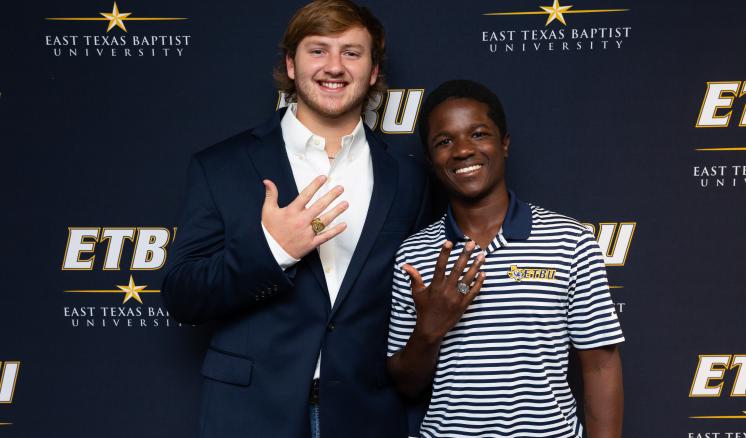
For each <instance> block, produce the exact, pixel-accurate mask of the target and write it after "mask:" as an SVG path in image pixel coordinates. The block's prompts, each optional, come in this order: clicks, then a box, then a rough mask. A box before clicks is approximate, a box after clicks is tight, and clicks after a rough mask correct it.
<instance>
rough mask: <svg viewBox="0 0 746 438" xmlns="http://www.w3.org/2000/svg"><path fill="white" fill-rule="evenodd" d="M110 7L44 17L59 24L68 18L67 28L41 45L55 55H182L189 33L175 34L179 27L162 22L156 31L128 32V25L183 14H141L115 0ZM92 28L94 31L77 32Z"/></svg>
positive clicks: (170, 19)
mask: <svg viewBox="0 0 746 438" xmlns="http://www.w3.org/2000/svg"><path fill="white" fill-rule="evenodd" d="M76 4H77V3H76ZM111 8H112V9H111V12H98V13H89V12H87V11H88V9H85V12H82V13H81V14H80V15H79V16H68V17H47V18H46V20H48V21H51V22H53V23H55V24H56V25H57V26H58V27H62V26H61V24H62V23H63V22H67V23H68V25H66V26H64V28H65V29H66V30H68V32H65V33H53V34H47V35H45V36H44V45H45V46H46V47H48V48H49V49H51V54H52V55H54V56H57V57H125V58H142V57H169V56H171V57H173V56H177V57H179V56H183V55H184V51H185V50H186V48H187V47H189V45H190V44H191V39H192V37H191V35H187V34H182V33H178V34H176V33H175V31H176V32H177V31H178V27H176V28H174V27H172V26H170V25H169V26H167V25H166V24H165V23H164V24H163V25H159V30H158V33H156V34H154V33H149V34H142V33H139V34H136V33H131V34H130V33H129V29H128V27H127V26H130V28H135V25H134V23H136V22H179V21H183V20H187V18H185V17H165V16H157V17H141V16H138V15H137V14H135V13H134V12H122V11H120V9H119V6H118V5H117V3H116V2H114V5H113V6H112V7H111ZM91 9H92V8H91ZM98 22H102V23H98ZM70 23H75V24H76V26H71V25H70ZM78 28H80V30H78ZM161 29H162V30H161ZM174 29H176V30H174ZM70 30H74V31H72V32H70ZM94 30H95V31H97V32H96V33H80V32H92V31H94Z"/></svg>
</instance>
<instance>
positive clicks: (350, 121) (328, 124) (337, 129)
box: [295, 99, 362, 157]
mask: <svg viewBox="0 0 746 438" xmlns="http://www.w3.org/2000/svg"><path fill="white" fill-rule="evenodd" d="M361 113H362V106H358V107H357V108H353V109H352V110H350V111H347V112H345V113H344V114H341V115H339V116H335V117H328V116H325V115H323V114H319V113H318V112H317V111H314V110H312V109H311V108H309V107H308V106H307V105H306V104H305V103H304V102H303V101H301V100H300V99H299V100H298V109H297V111H296V113H295V117H296V118H297V119H298V121H300V122H301V123H303V126H305V127H306V128H308V129H309V130H310V131H311V132H313V133H314V134H315V135H318V136H321V137H324V140H325V145H326V146H325V149H326V153H327V154H328V155H329V156H331V157H334V156H335V155H337V152H339V149H340V148H341V147H342V137H344V136H345V135H349V134H351V133H352V131H353V130H354V129H355V127H356V126H357V124H358V123H359V122H360V114H361Z"/></svg>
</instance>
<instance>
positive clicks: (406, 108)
mask: <svg viewBox="0 0 746 438" xmlns="http://www.w3.org/2000/svg"><path fill="white" fill-rule="evenodd" d="M424 94H425V90H424V89H422V88H408V89H398V88H390V89H388V90H386V97H384V96H383V95H382V94H376V95H375V96H374V97H373V98H372V99H370V100H368V103H367V105H366V107H365V109H364V111H363V122H364V123H365V124H366V125H367V126H368V128H370V129H371V130H375V129H376V128H378V129H380V131H381V132H382V133H384V134H412V133H414V129H415V126H416V125H417V118H418V116H419V114H420V106H422V97H423V96H424ZM286 106H288V101H287V96H286V95H285V93H282V92H280V93H279V96H278V98H277V105H276V106H275V109H276V110H278V109H280V108H285V107H286ZM381 108H383V110H381Z"/></svg>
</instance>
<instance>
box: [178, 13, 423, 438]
mask: <svg viewBox="0 0 746 438" xmlns="http://www.w3.org/2000/svg"><path fill="white" fill-rule="evenodd" d="M281 47H282V49H283V51H284V55H285V56H284V62H283V63H281V65H280V66H278V68H277V69H276V71H275V79H276V81H277V83H278V85H279V87H280V89H281V90H283V91H285V92H286V93H287V94H288V96H289V101H291V102H292V103H291V105H290V107H289V109H288V110H286V111H284V112H279V113H277V114H275V116H274V117H273V118H272V119H271V120H270V121H269V122H268V123H266V124H264V125H262V126H260V127H258V128H255V129H253V130H250V131H248V132H244V133H241V134H239V135H237V136H235V137H233V138H230V139H228V140H226V141H224V142H222V143H219V144H217V145H215V146H212V147H210V148H208V149H206V150H204V151H201V152H199V153H197V154H196V155H195V156H194V157H193V159H192V161H191V163H190V166H189V171H188V186H187V196H186V202H185V206H184V210H183V216H182V218H181V220H180V223H179V236H178V238H177V239H176V241H175V245H174V248H173V251H172V254H171V257H170V265H169V267H168V272H167V275H166V278H165V280H164V284H163V299H164V302H165V304H166V306H167V308H168V310H169V311H170V313H171V315H172V316H173V317H174V318H176V319H177V320H179V321H183V322H189V323H201V322H205V321H208V320H217V321H219V322H220V323H219V328H218V329H217V331H216V332H215V334H214V336H213V338H212V340H211V342H210V346H209V349H208V351H207V354H206V357H205V360H204V364H203V367H202V374H203V376H204V377H205V380H204V387H203V402H202V411H201V415H200V436H201V437H210V438H212V437H216V438H217V437H220V438H231V437H236V438H238V437H241V438H246V437H272V438H283V437H287V438H298V437H309V436H312V437H318V436H323V437H324V438H334V437H340V438H342V437H344V438H349V437H371V438H381V437H387V438H389V437H405V436H406V435H407V421H406V413H405V409H404V407H403V405H402V402H401V400H400V399H399V397H398V396H397V395H396V393H395V391H394V389H393V388H392V386H391V382H390V381H389V378H388V375H387V372H386V334H387V329H388V317H389V310H390V292H391V279H392V274H393V271H392V266H393V262H394V255H395V253H396V250H397V248H398V247H399V244H400V243H401V242H402V241H403V240H404V238H405V237H407V236H408V235H410V234H412V233H413V232H414V231H416V230H417V229H418V225H419V224H424V223H425V222H426V221H427V219H428V218H427V217H425V216H424V215H423V211H424V208H423V202H425V200H426V199H427V195H426V181H425V180H426V177H425V173H424V171H423V170H422V169H421V168H420V167H419V165H418V164H417V163H415V161H414V160H413V159H412V158H410V157H407V156H400V155H398V154H397V153H395V152H394V151H391V150H388V149H387V147H386V145H385V144H384V143H383V142H382V141H381V140H379V139H378V138H376V136H374V135H373V134H372V132H371V131H370V130H369V129H368V128H367V127H365V126H364V125H363V123H362V119H361V113H362V109H363V107H364V106H363V105H364V103H365V101H366V99H367V98H369V97H370V95H371V94H373V93H375V92H380V91H381V90H382V89H384V88H385V86H384V84H383V81H382V76H381V68H382V61H383V58H384V54H385V53H384V52H385V45H384V35H383V28H382V26H381V24H380V22H379V21H378V20H377V19H376V18H375V17H374V16H373V15H372V14H371V13H370V12H369V11H368V10H367V9H366V8H361V7H359V6H357V5H355V4H354V3H352V2H350V1H347V0H321V1H315V2H312V3H310V4H308V5H306V6H305V7H303V8H301V9H300V10H299V11H298V12H296V14H295V16H294V17H293V18H292V19H291V21H290V23H289V25H288V28H287V30H286V33H285V36H284V39H283V42H282V46H281Z"/></svg>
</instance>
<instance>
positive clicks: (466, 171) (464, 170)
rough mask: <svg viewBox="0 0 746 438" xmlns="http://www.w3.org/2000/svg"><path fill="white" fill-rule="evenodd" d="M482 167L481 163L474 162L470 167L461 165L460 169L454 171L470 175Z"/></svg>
mask: <svg viewBox="0 0 746 438" xmlns="http://www.w3.org/2000/svg"><path fill="white" fill-rule="evenodd" d="M481 168H482V165H481V164H474V165H472V166H468V167H459V168H458V169H456V170H454V171H453V173H455V174H456V175H470V174H473V173H476V172H478V171H479V169H481Z"/></svg>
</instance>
